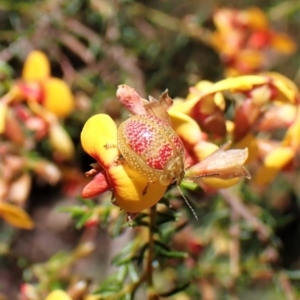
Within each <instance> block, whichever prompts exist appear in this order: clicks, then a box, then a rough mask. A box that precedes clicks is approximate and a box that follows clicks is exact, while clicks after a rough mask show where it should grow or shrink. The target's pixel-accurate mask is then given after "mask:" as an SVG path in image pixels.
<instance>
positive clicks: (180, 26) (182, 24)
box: [128, 3, 213, 46]
mask: <svg viewBox="0 0 300 300" xmlns="http://www.w3.org/2000/svg"><path fill="white" fill-rule="evenodd" d="M128 13H129V14H131V15H134V16H141V17H143V18H145V17H146V18H148V20H149V21H151V22H152V23H154V24H156V25H158V26H160V27H163V28H165V29H167V30H170V31H175V32H179V33H181V34H184V35H186V36H189V37H191V38H194V39H196V40H199V41H201V42H202V43H203V44H205V45H208V46H213V45H212V32H211V31H210V30H208V29H205V28H203V27H201V26H200V25H198V24H193V23H192V22H188V21H184V20H183V21H182V20H179V19H177V18H175V17H171V16H170V15H168V14H165V13H163V12H161V11H159V10H156V9H153V8H149V7H147V6H145V5H143V4H140V3H132V5H131V6H130V10H128Z"/></svg>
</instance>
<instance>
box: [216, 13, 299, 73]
mask: <svg viewBox="0 0 300 300" xmlns="http://www.w3.org/2000/svg"><path fill="white" fill-rule="evenodd" d="M213 20H214V23H215V26H216V31H215V32H214V34H213V36H212V44H213V46H214V47H215V49H216V50H217V51H218V52H219V53H220V56H221V59H222V60H223V62H224V64H225V66H226V68H227V69H226V74H227V76H237V75H241V74H250V73H253V72H259V71H260V70H262V69H263V68H264V66H265V65H266V64H268V61H269V60H270V58H269V57H270V56H269V55H268V54H269V52H270V50H273V51H276V52H277V53H281V54H292V53H293V52H295V49H296V45H295V43H294V42H293V41H292V40H291V39H290V38H289V37H288V36H287V35H285V34H282V33H278V32H276V31H274V30H272V29H271V28H270V25H269V22H268V20H267V17H266V15H265V14H264V12H263V11H261V10H260V9H259V8H257V7H251V8H248V9H245V10H237V9H229V8H220V9H218V10H216V11H215V13H214V15H213Z"/></svg>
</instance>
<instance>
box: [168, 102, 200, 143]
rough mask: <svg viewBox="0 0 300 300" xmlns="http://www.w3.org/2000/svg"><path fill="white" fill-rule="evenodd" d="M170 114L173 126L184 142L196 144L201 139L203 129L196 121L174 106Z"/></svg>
mask: <svg viewBox="0 0 300 300" xmlns="http://www.w3.org/2000/svg"><path fill="white" fill-rule="evenodd" d="M169 115H170V117H171V121H172V128H173V129H174V130H175V132H176V133H177V134H178V135H179V137H180V138H181V139H182V141H183V142H184V143H187V144H188V145H191V146H194V145H195V144H196V143H198V142H199V141H200V140H201V129H200V127H199V125H198V124H197V123H196V121H194V120H193V119H192V118H190V117H189V116H188V115H186V114H184V113H181V112H179V111H176V110H174V109H172V108H171V109H170V110H169Z"/></svg>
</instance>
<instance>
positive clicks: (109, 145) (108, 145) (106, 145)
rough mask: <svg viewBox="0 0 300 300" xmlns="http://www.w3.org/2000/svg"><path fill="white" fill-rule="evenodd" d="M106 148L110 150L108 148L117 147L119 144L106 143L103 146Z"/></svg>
mask: <svg viewBox="0 0 300 300" xmlns="http://www.w3.org/2000/svg"><path fill="white" fill-rule="evenodd" d="M103 147H104V148H105V149H106V150H108V149H111V148H117V145H115V144H107V143H106V144H105V145H104V146H103Z"/></svg>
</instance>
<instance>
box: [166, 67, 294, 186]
mask: <svg viewBox="0 0 300 300" xmlns="http://www.w3.org/2000/svg"><path fill="white" fill-rule="evenodd" d="M223 92H226V95H228V96H229V97H228V99H230V100H232V101H234V102H235V105H234V108H233V109H232V110H231V108H230V107H229V108H228V109H227V111H230V113H231V115H232V120H226V118H228V115H227V113H226V111H225V109H224V98H223ZM298 101H299V91H298V88H297V86H296V85H295V84H294V83H293V82H292V81H291V80H290V79H288V78H286V77H285V76H283V75H281V74H278V73H275V72H266V73H262V74H259V75H243V76H238V77H235V78H227V79H224V80H221V81H219V82H216V83H214V84H213V83H209V82H205V81H204V82H203V81H201V82H199V83H198V84H196V86H195V87H192V88H191V89H190V93H189V94H188V96H187V97H186V100H178V101H175V105H174V106H173V107H172V108H171V110H170V113H171V114H174V115H175V114H176V113H181V114H186V115H188V116H189V117H191V118H193V121H196V123H197V124H198V126H200V128H201V139H199V138H198V142H196V143H194V144H192V145H190V146H189V151H188V154H189V156H188V157H189V160H188V162H189V163H190V165H193V164H195V163H196V162H197V161H198V162H199V161H201V160H202V159H203V156H202V157H201V153H202V151H204V150H203V149H204V147H203V146H202V147H201V145H203V144H204V143H206V140H207V136H208V135H210V136H212V138H214V137H223V138H226V139H232V140H233V141H234V143H235V145H234V146H235V148H248V150H249V157H248V159H247V163H253V162H256V163H257V164H256V167H255V169H256V171H255V173H256V175H255V177H254V182H255V183H257V184H260V185H261V184H268V183H269V182H271V181H272V180H273V179H274V178H275V176H276V175H277V174H278V172H280V171H281V170H283V169H286V166H288V165H290V163H291V162H292V160H293V158H294V157H295V155H296V152H297V151H298V150H297V149H299V147H300V138H299V136H300V129H299V128H300V125H299V124H300V117H299V114H298V113H297V112H298ZM229 105H230V102H228V106H229ZM206 112H207V113H206ZM217 114H219V117H218V120H219V123H216V122H215V123H214V125H215V126H213V127H209V126H207V124H208V122H210V121H211V119H210V118H211V117H212V116H216V115H217ZM220 120H223V121H224V122H220ZM216 126H221V127H223V130H224V131H225V132H224V133H223V135H220V134H219V135H218V134H217V133H220V129H216V128H215V127H216ZM277 129H287V133H286V135H285V137H284V139H283V141H282V144H281V146H280V141H277V142H279V146H280V148H278V147H279V146H278V145H277V146H276V145H275V144H274V141H276V140H270V141H269V142H270V143H271V144H272V146H270V147H267V148H266V147H264V150H263V151H261V145H262V144H261V142H260V137H259V136H258V135H257V132H264V133H272V132H274V131H275V130H277ZM186 132H188V131H186ZM199 132H200V131H199ZM186 135H187V136H189V134H188V133H187V134H186ZM194 135H195V134H194ZM195 136H197V135H195ZM185 144H186V143H185ZM264 145H266V143H264ZM212 146H213V147H216V146H215V145H214V144H212ZM209 148H210V147H208V148H207V149H209ZM277 148H278V149H277ZM214 150H215V149H214ZM212 151H213V150H212ZM212 151H211V152H212ZM204 152H205V151H204ZM278 153H279V154H278ZM190 157H193V159H191V158H190ZM274 157H275V159H274ZM257 166H258V167H257ZM255 169H254V170H255ZM267 173H268V176H267V175H266V174H267ZM207 180H208V181H209V182H210V185H211V187H214V184H213V181H216V182H217V181H219V180H220V179H219V178H216V179H215V178H204V179H201V182H206V181H207ZM234 180H235V179H234ZM224 183H226V184H227V183H229V182H228V181H225V182H224ZM215 186H216V185H215ZM216 187H217V186H216Z"/></svg>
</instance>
